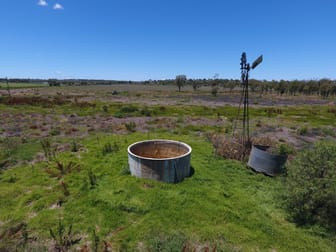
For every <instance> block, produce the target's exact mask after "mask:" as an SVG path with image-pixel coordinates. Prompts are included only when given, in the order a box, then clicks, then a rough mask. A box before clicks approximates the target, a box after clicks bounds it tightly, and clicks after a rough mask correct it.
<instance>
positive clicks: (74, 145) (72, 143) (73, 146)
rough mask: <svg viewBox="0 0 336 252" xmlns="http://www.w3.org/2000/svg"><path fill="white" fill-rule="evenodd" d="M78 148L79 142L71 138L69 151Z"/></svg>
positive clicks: (74, 150)
mask: <svg viewBox="0 0 336 252" xmlns="http://www.w3.org/2000/svg"><path fill="white" fill-rule="evenodd" d="M78 150H79V144H78V143H77V142H76V140H73V141H72V142H71V152H77V151H78Z"/></svg>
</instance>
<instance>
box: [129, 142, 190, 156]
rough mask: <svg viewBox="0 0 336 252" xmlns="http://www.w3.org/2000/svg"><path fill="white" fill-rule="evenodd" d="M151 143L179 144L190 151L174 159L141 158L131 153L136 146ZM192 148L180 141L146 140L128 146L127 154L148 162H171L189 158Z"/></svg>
mask: <svg viewBox="0 0 336 252" xmlns="http://www.w3.org/2000/svg"><path fill="white" fill-rule="evenodd" d="M151 142H162V143H173V144H178V145H182V146H184V147H186V148H187V149H188V151H187V152H186V153H184V154H182V155H179V156H173V157H166V158H150V157H145V156H139V155H137V154H135V153H133V152H132V151H131V149H132V147H134V146H136V145H140V144H142V143H151ZM191 151H192V148H191V147H190V145H188V144H186V143H184V142H180V141H175V140H167V139H152V140H144V141H139V142H135V143H133V144H131V145H129V146H128V148H127V152H128V154H130V155H132V156H134V157H137V158H140V159H146V160H171V159H177V158H182V157H185V156H188V155H190V154H191Z"/></svg>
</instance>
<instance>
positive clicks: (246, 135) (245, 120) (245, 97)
mask: <svg viewBox="0 0 336 252" xmlns="http://www.w3.org/2000/svg"><path fill="white" fill-rule="evenodd" d="M262 61H263V56H262V55H260V56H259V57H258V58H257V59H256V60H255V61H254V62H253V63H252V66H250V64H249V63H247V58H246V53H245V52H243V53H242V56H241V58H240V70H241V85H242V94H241V99H240V103H239V108H238V114H237V118H236V121H235V123H234V124H233V130H232V133H233V136H235V134H237V123H238V121H240V122H241V123H242V127H241V130H242V132H241V135H240V136H238V139H239V141H240V144H241V146H242V150H243V151H242V153H243V154H242V155H243V157H242V158H244V157H245V156H246V154H247V151H248V150H249V149H250V148H251V139H250V115H249V83H248V80H249V71H250V70H251V69H255V68H256V67H257V66H258V65H259V64H260V63H261V62H262ZM242 105H243V116H242V118H241V117H240V110H241V107H242Z"/></svg>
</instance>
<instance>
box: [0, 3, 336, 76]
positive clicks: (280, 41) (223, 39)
mask: <svg viewBox="0 0 336 252" xmlns="http://www.w3.org/2000/svg"><path fill="white" fill-rule="evenodd" d="M0 4H1V15H0V31H1V39H0V57H1V60H0V77H6V76H8V77H22V78H92V79H120V80H146V79H166V78H175V76H176V75H178V74H186V75H187V77H188V78H211V77H213V76H214V75H215V74H219V77H221V78H237V79H238V78H239V77H240V70H239V63H240V55H241V53H242V52H243V51H246V53H247V57H248V61H250V62H252V61H253V60H254V59H255V58H256V57H258V56H259V55H260V54H263V56H264V62H263V63H262V64H261V65H260V66H259V67H258V68H256V69H255V70H253V71H252V72H251V78H256V79H267V80H272V79H276V80H278V79H288V80H292V79H318V78H323V77H327V78H331V79H336V27H335V26H336V1H335V0H319V1H318V0H306V1H303V0H302V1H300V0H281V1H280V0H278V1H275V0H259V1H258V0H255V1H251V0H239V1H238V0H227V1H224V0H96V1H94V0H80V1H79V0H1V1H0Z"/></svg>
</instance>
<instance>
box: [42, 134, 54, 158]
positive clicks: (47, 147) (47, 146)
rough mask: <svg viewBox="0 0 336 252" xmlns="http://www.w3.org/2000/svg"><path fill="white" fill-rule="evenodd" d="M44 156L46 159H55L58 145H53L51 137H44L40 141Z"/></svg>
mask: <svg viewBox="0 0 336 252" xmlns="http://www.w3.org/2000/svg"><path fill="white" fill-rule="evenodd" d="M40 143H41V146H42V149H43V152H44V156H45V157H46V159H48V160H49V161H50V160H53V159H55V157H56V147H54V146H52V144H51V140H50V139H49V138H45V139H42V140H41V141H40Z"/></svg>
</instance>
